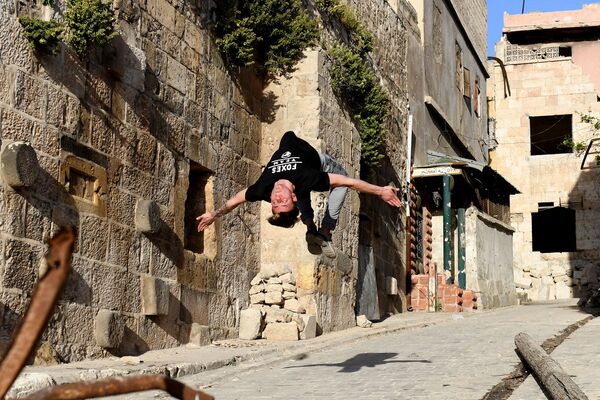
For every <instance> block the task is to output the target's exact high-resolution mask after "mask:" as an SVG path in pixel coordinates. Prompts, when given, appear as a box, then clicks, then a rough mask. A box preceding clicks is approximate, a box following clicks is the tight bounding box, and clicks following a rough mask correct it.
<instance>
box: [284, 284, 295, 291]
mask: <svg viewBox="0 0 600 400" xmlns="http://www.w3.org/2000/svg"><path fill="white" fill-rule="evenodd" d="M283 290H284V291H285V292H295V291H296V285H292V284H291V283H284V284H283Z"/></svg>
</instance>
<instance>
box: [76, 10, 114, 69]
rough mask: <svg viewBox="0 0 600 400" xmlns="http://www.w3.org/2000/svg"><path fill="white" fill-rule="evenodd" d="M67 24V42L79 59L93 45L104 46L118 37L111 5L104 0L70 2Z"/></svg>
mask: <svg viewBox="0 0 600 400" xmlns="http://www.w3.org/2000/svg"><path fill="white" fill-rule="evenodd" d="M65 24H66V42H67V44H69V45H70V46H71V47H72V48H73V50H74V51H75V52H76V53H77V55H78V56H79V57H83V56H85V54H86V53H87V51H88V48H89V47H90V46H91V45H92V44H96V45H104V44H106V43H108V42H110V41H111V40H112V39H113V38H114V37H115V36H117V32H116V31H115V26H114V24H115V21H114V17H113V13H112V10H111V8H110V4H108V3H104V2H103V1H102V0H68V2H67V11H66V13H65Z"/></svg>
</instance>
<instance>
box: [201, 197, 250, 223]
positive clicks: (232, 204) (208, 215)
mask: <svg viewBox="0 0 600 400" xmlns="http://www.w3.org/2000/svg"><path fill="white" fill-rule="evenodd" d="M245 202H246V189H244V190H240V191H239V192H238V193H237V194H236V195H235V196H233V197H232V198H230V199H229V200H227V201H226V202H225V205H224V206H223V207H221V208H219V209H218V210H216V211H207V212H205V213H204V214H202V215H201V216H199V217H197V218H196V221H199V222H198V232H202V231H203V230H205V229H206V228H208V227H209V226H210V225H211V224H212V223H213V222H215V219H217V218H218V217H221V216H223V215H225V214H227V213H228V212H230V211H232V210H233V209H234V208H236V207H237V206H239V205H240V204H243V203H245Z"/></svg>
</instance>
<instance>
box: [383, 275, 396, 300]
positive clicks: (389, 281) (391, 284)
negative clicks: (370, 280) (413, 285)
mask: <svg viewBox="0 0 600 400" xmlns="http://www.w3.org/2000/svg"><path fill="white" fill-rule="evenodd" d="M385 286H386V287H385V289H386V292H387V294H389V295H392V296H395V295H397V294H398V280H397V279H396V278H394V277H393V276H386V277H385Z"/></svg>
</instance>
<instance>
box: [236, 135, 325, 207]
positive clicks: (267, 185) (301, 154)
mask: <svg viewBox="0 0 600 400" xmlns="http://www.w3.org/2000/svg"><path fill="white" fill-rule="evenodd" d="M280 179H287V180H289V181H290V182H292V183H293V184H294V187H295V190H294V193H295V194H296V197H297V198H298V201H301V200H306V199H307V198H309V196H310V192H311V191H316V192H325V191H328V190H329V175H327V173H326V172H323V171H321V159H320V157H319V153H317V151H316V150H315V149H314V148H313V147H312V146H311V145H310V144H308V143H307V142H306V141H304V140H302V139H300V138H298V137H297V136H296V135H295V134H294V132H291V131H289V132H286V133H285V134H284V135H283V137H282V138H281V142H279V148H278V149H277V151H275V153H273V156H272V157H271V160H269V162H268V163H267V166H266V167H265V169H264V171H263V172H262V174H261V175H260V177H259V178H258V180H257V181H256V182H255V183H254V184H253V185H251V186H250V187H248V189H247V190H246V200H247V201H259V200H264V201H267V202H270V201H271V191H272V190H273V186H274V184H275V182H277V181H278V180H280ZM309 203H310V200H309Z"/></svg>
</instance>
